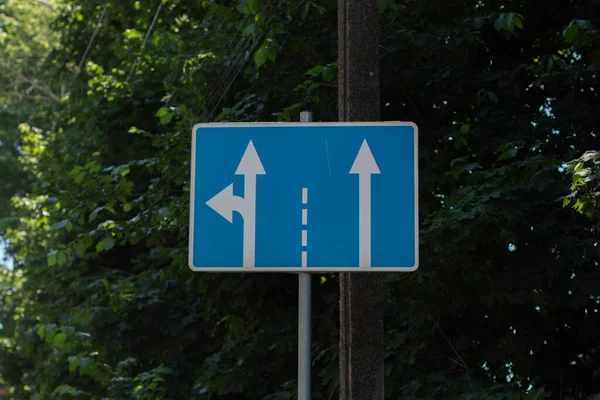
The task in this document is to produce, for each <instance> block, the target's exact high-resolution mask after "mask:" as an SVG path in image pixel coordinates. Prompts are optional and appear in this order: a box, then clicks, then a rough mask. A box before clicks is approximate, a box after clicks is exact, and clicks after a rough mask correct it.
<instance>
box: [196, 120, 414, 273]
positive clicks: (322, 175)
mask: <svg viewBox="0 0 600 400" xmlns="http://www.w3.org/2000/svg"><path fill="white" fill-rule="evenodd" d="M417 174H418V168H417V126H416V125H415V124H413V123H402V122H380V123H377V122H363V123H359V122H354V123H291V124H290V123H282V124H280V123H277V124H273V123H269V124H267V123H254V124H241V123H240V124H237V123H236V124H199V125H196V126H195V127H194V129H193V132H192V186H191V199H190V200H191V201H190V244H189V265H190V268H191V269H193V270H195V271H212V272H224V271H227V272H242V271H243V272H251V271H268V272H277V271H285V272H292V271H296V272H328V271H329V272H330V271H336V272H341V271H396V272H397V271H414V270H415V269H417V266H418V254H419V252H418V247H419V241H418V237H419V236H418V192H417V184H418V178H417Z"/></svg>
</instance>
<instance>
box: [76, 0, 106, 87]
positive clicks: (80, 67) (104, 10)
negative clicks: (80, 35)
mask: <svg viewBox="0 0 600 400" xmlns="http://www.w3.org/2000/svg"><path fill="white" fill-rule="evenodd" d="M107 9H108V4H106V5H105V6H104V9H103V10H102V13H101V14H100V16H99V17H98V22H96V27H95V28H94V33H93V34H92V37H91V38H90V41H89V42H88V45H87V47H86V49H85V51H84V52H83V56H82V57H81V61H79V66H78V67H77V71H76V72H75V76H77V75H79V73H80V72H81V69H82V68H83V64H84V63H85V60H86V59H87V56H88V54H89V52H90V50H91V48H92V44H93V43H94V40H95V39H96V36H97V35H98V32H99V31H100V28H101V27H102V21H103V20H104V16H105V15H106V10H107Z"/></svg>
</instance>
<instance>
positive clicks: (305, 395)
mask: <svg viewBox="0 0 600 400" xmlns="http://www.w3.org/2000/svg"><path fill="white" fill-rule="evenodd" d="M300 122H312V113H311V112H310V111H302V112H301V113H300ZM311 297H312V281H311V276H310V273H308V272H300V273H299V274H298V400H310V398H311V395H310V387H311V382H310V373H311V354H310V345H311V301H312V299H311Z"/></svg>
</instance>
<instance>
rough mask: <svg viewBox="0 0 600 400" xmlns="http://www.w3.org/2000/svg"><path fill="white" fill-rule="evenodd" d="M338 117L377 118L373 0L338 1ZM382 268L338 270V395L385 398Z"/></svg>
mask: <svg viewBox="0 0 600 400" xmlns="http://www.w3.org/2000/svg"><path fill="white" fill-rule="evenodd" d="M338 6H339V11H338V13H339V14H338V37H339V55H338V66H339V73H338V96H339V120H340V121H378V120H379V119H380V108H379V13H378V5H377V0H338ZM381 281H382V277H381V274H380V273H360V272H358V273H356V272H349V273H341V274H340V400H367V399H368V400H382V399H383V394H384V390H383V385H384V382H383V378H384V368H383V357H384V352H383V350H384V348H383V298H382V290H381Z"/></svg>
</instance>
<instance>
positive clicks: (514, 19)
mask: <svg viewBox="0 0 600 400" xmlns="http://www.w3.org/2000/svg"><path fill="white" fill-rule="evenodd" d="M524 19H525V17H523V16H522V15H521V14H518V13H513V12H508V13H501V14H500V15H499V16H498V18H496V20H495V21H494V28H495V29H496V30H497V31H498V32H500V31H506V32H509V33H513V32H514V30H515V28H519V29H523V20H524Z"/></svg>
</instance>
